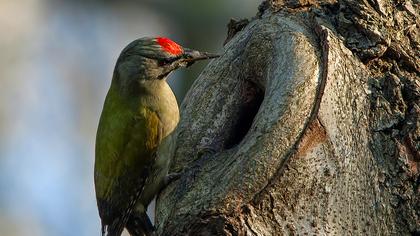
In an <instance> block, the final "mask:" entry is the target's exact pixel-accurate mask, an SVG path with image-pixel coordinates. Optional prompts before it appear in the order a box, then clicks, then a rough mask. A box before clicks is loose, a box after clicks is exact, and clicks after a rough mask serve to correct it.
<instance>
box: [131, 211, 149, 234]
mask: <svg viewBox="0 0 420 236" xmlns="http://www.w3.org/2000/svg"><path fill="white" fill-rule="evenodd" d="M125 228H126V229H127V230H128V232H129V233H130V235H131V236H153V235H155V227H154V226H153V224H152V222H151V221H150V219H149V216H148V215H147V214H146V212H139V211H134V212H132V213H131V215H130V218H129V219H128V221H127V224H126V225H125Z"/></svg>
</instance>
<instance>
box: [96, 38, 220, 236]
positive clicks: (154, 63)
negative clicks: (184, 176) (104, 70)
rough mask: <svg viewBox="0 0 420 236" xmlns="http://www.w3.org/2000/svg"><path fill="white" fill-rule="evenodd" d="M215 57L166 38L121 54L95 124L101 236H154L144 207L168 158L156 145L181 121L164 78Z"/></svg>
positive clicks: (163, 176) (159, 184)
mask: <svg viewBox="0 0 420 236" xmlns="http://www.w3.org/2000/svg"><path fill="white" fill-rule="evenodd" d="M215 57H217V55H215V54H210V53H205V52H199V51H196V50H191V49H188V48H183V47H181V46H179V45H178V44H177V43H175V42H173V41H172V40H170V39H168V38H163V37H156V38H149V37H145V38H140V39H137V40H135V41H133V42H131V43H130V44H128V45H127V46H126V47H125V48H124V49H123V50H122V52H121V54H120V56H119V58H118V60H117V63H116V65H115V68H114V73H113V77H112V82H111V87H110V89H109V91H108V93H107V95H106V98H105V102H104V106H103V110H102V114H101V117H100V120H99V125H98V130H97V134H96V146H95V167H94V168H95V170H94V179H95V191H96V199H97V204H98V210H99V216H100V218H101V224H102V230H101V231H102V235H103V236H104V235H107V236H119V235H121V233H122V231H123V230H124V228H126V229H127V230H128V232H129V233H130V234H131V235H153V231H154V226H153V224H152V223H151V222H150V220H149V217H148V216H147V214H146V210H147V206H148V205H149V203H150V202H151V200H152V199H153V198H154V197H155V195H156V194H157V193H158V192H159V191H160V190H161V189H162V188H163V187H164V186H165V183H166V182H167V181H168V180H169V179H170V178H168V176H171V175H168V174H167V169H168V165H169V157H168V155H166V156H163V155H158V154H157V149H158V146H159V145H160V144H161V143H162V142H163V141H164V140H165V138H166V137H167V136H168V135H169V134H170V133H171V132H173V131H174V129H175V127H176V126H177V124H178V121H179V110H178V104H177V101H176V98H175V95H174V94H173V92H172V90H171V88H170V87H169V85H168V83H167V82H166V79H167V77H168V75H169V74H170V73H171V71H173V70H175V69H177V68H180V67H187V66H189V65H191V64H193V63H194V62H195V61H198V60H204V59H211V58H215Z"/></svg>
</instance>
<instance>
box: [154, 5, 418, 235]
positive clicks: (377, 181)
mask: <svg viewBox="0 0 420 236" xmlns="http://www.w3.org/2000/svg"><path fill="white" fill-rule="evenodd" d="M418 23H419V17H418V6H417V5H416V4H415V3H414V2H411V1H409V0H407V1H405V2H404V1H401V2H397V1H388V0H371V1H357V0H343V1H338V2H336V1H334V0H331V1H328V0H324V1H316V0H285V1H266V2H264V3H263V4H262V5H261V7H260V9H259V13H258V14H257V16H256V17H255V18H253V19H251V20H250V21H249V23H248V21H244V20H242V21H239V22H235V21H231V23H230V24H229V25H230V30H229V35H228V40H227V41H228V42H227V44H226V45H225V48H224V53H223V55H222V57H220V58H218V59H216V60H213V61H212V62H211V63H210V64H209V65H208V66H207V68H206V69H205V70H204V71H203V72H202V74H201V75H200V77H199V78H198V79H197V80H196V82H195V83H194V85H193V86H192V88H191V90H190V91H189V93H188V94H187V96H186V99H185V100H184V102H183V103H182V106H181V121H180V124H179V126H178V128H177V131H176V133H174V135H173V136H172V139H173V140H172V141H173V143H174V144H175V145H173V148H171V150H169V152H170V153H171V155H173V163H172V167H171V170H172V171H183V173H184V174H183V176H182V177H181V178H180V179H179V180H177V181H175V182H174V183H172V184H171V185H169V186H168V187H167V188H166V189H165V191H163V192H162V194H161V195H160V198H159V201H158V205H157V219H158V222H157V227H158V234H159V235H346V234H354V235H410V234H411V235H418V234H419V233H420V222H419V211H420V202H419V195H420V190H419V168H420V164H419V162H420V154H419V153H420V82H419V65H420V63H419V53H420V46H419V29H418ZM237 31H239V32H237ZM167 151H168V150H167Z"/></svg>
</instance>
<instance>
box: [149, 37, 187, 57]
mask: <svg viewBox="0 0 420 236" xmlns="http://www.w3.org/2000/svg"><path fill="white" fill-rule="evenodd" d="M156 42H157V43H158V44H159V45H160V46H161V47H162V49H163V50H164V51H165V52H168V53H170V54H173V55H179V54H181V53H183V52H184V50H183V49H182V47H181V46H179V45H178V44H177V43H175V42H174V41H172V40H170V39H168V38H163V37H157V38H156Z"/></svg>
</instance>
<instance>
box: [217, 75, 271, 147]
mask: <svg viewBox="0 0 420 236" xmlns="http://www.w3.org/2000/svg"><path fill="white" fill-rule="evenodd" d="M263 100H264V91H263V89H261V88H259V87H258V86H257V85H256V84H255V83H254V82H252V81H249V80H244V81H243V83H242V84H241V96H240V101H239V104H238V107H237V108H238V110H237V111H236V112H237V116H236V117H238V118H237V120H236V121H233V125H232V130H231V132H229V133H230V135H229V137H228V138H227V140H226V142H225V145H224V146H225V147H224V148H225V149H229V148H232V147H234V146H235V145H237V144H239V143H240V142H241V141H242V139H243V138H244V137H245V135H246V134H247V133H248V131H249V129H250V128H251V125H252V122H253V121H254V118H255V116H256V115H257V113H258V110H259V108H260V106H261V103H262V101H263Z"/></svg>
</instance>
